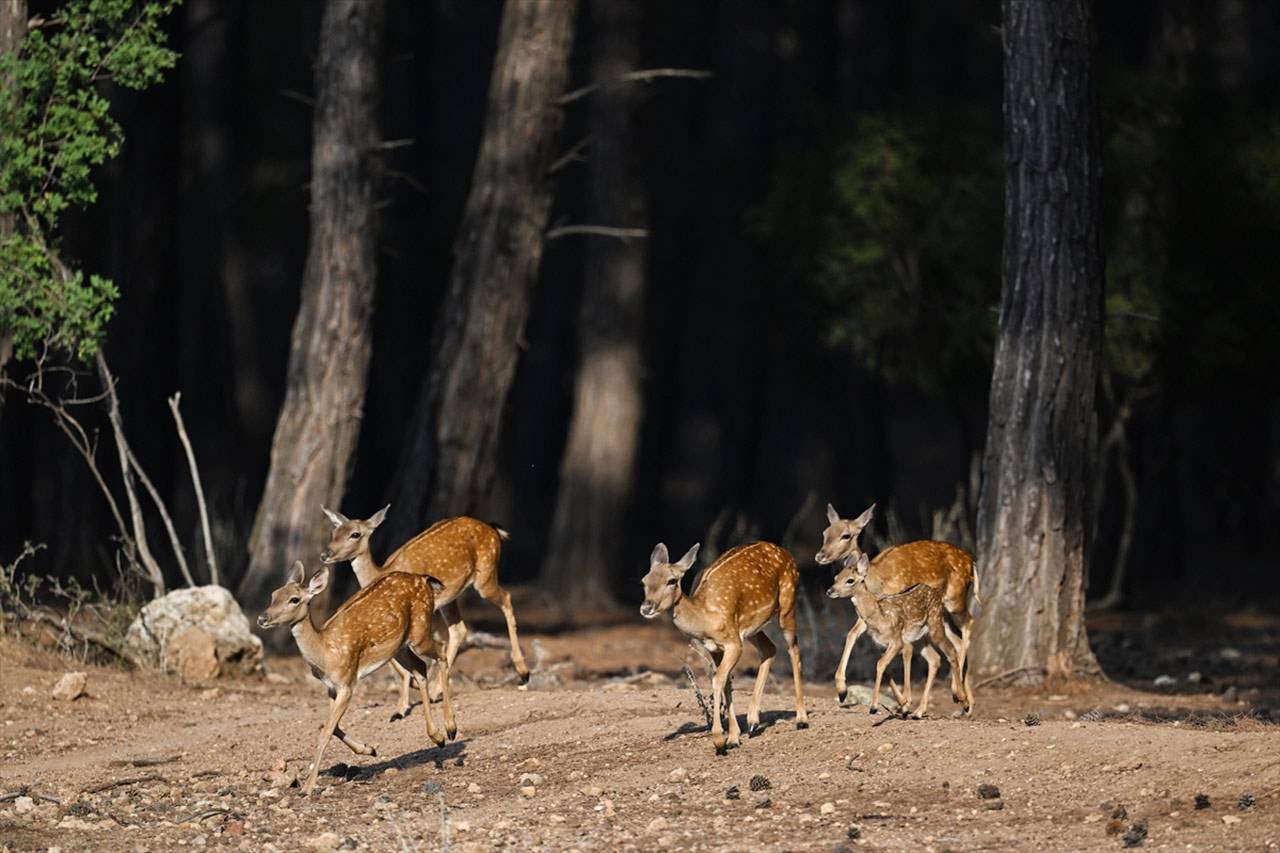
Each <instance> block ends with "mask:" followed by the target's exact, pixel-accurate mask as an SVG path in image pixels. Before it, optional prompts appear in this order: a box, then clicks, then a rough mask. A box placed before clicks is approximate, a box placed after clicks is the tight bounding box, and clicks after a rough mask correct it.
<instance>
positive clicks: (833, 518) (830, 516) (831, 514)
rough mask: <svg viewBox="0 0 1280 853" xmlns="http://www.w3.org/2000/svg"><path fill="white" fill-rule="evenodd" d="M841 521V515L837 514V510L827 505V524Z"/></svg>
mask: <svg viewBox="0 0 1280 853" xmlns="http://www.w3.org/2000/svg"><path fill="white" fill-rule="evenodd" d="M839 520H840V513H838V512H836V508H835V507H833V506H832V505H831V504H827V523H829V524H835V523H836V522H837V521H839Z"/></svg>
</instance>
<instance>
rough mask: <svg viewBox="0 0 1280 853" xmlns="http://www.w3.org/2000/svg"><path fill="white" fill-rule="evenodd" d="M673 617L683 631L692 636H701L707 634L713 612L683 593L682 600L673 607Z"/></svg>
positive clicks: (703, 636)
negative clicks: (709, 611)
mask: <svg viewBox="0 0 1280 853" xmlns="http://www.w3.org/2000/svg"><path fill="white" fill-rule="evenodd" d="M671 618H672V621H674V622H675V623H676V627H677V628H679V629H680V630H681V631H683V632H684V633H686V634H688V635H689V636H691V637H699V638H705V637H706V636H707V632H708V629H709V628H710V623H711V622H712V619H711V614H710V613H708V612H707V608H706V605H705V604H704V603H703V602H701V601H698V600H697V599H693V598H689V597H688V596H685V595H681V596H680V600H679V601H677V602H676V606H675V607H673V608H671Z"/></svg>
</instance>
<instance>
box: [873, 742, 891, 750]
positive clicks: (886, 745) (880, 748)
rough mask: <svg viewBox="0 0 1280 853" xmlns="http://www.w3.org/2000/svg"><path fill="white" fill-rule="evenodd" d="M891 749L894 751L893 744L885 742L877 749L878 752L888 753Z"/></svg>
mask: <svg viewBox="0 0 1280 853" xmlns="http://www.w3.org/2000/svg"><path fill="white" fill-rule="evenodd" d="M891 749H893V744H892V743H889V742H885V743H882V744H880V745H879V746H877V747H876V752H888V751H889V750H891Z"/></svg>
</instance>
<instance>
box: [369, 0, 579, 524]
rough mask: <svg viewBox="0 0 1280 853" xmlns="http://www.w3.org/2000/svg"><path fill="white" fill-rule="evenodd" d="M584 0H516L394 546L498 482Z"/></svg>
mask: <svg viewBox="0 0 1280 853" xmlns="http://www.w3.org/2000/svg"><path fill="white" fill-rule="evenodd" d="M576 11H577V2H576V0H509V2H508V3H507V4H506V6H505V7H504V9H503V14H502V25H501V33H500V35H499V38H498V53H497V56H496V57H495V59H494V67H493V76H492V78H491V80H490V83H489V104H488V110H487V114H486V118H485V129H484V136H483V138H482V139H481V142H480V153H479V156H478V157H477V159H476V166H475V172H474V175H473V177H472V183H471V192H470V195H469V196H468V197H467V204H466V210H465V212H464V213H463V218H462V225H461V226H460V228H459V232H458V239H457V242H456V244H455V248H454V263H453V271H452V273H451V276H450V280H449V290H448V293H447V294H446V295H445V301H444V305H443V307H442V308H441V314H440V318H439V320H438V322H437V325H436V330H435V335H434V338H433V344H432V358H431V365H430V369H429V371H428V374H427V376H426V377H425V380H424V382H423V385H422V388H421V390H420V392H419V395H418V402H417V404H416V406H415V409H414V414H413V418H412V421H411V423H410V429H409V432H408V434H407V437H406V440H405V447H404V452H403V454H402V461H401V464H400V470H399V474H398V477H397V483H396V484H395V485H394V487H393V489H392V501H391V504H392V508H391V536H389V537H388V541H389V542H390V543H398V542H401V541H403V540H404V539H407V538H408V537H409V536H410V535H412V534H413V533H415V532H417V531H418V530H420V529H421V528H422V527H424V526H425V523H426V522H427V520H428V519H436V518H439V517H441V516H446V515H457V514H462V513H475V512H477V511H478V510H479V509H480V505H481V502H482V501H483V500H484V498H485V497H486V495H487V493H488V491H489V487H490V485H491V484H492V482H493V476H494V464H495V457H496V455H497V446H498V438H499V434H500V430H501V425H502V413H503V407H504V405H505V404H506V400H507V392H508V391H509V390H510V387H511V381H512V378H513V376H514V374H515V369H516V361H517V359H518V357H519V354H520V344H521V337H522V335H523V333H524V324H525V319H526V317H527V316H528V314H529V304H530V301H531V298H532V295H533V287H534V284H535V282H536V280H537V274H538V263H539V261H540V260H541V257H542V244H543V232H544V230H545V228H546V222H547V215H548V211H549V209H550V206H551V196H552V183H551V179H550V177H549V176H548V174H547V170H548V166H549V165H550V164H551V162H552V161H553V158H554V156H555V153H556V147H555V146H556V143H557V139H558V136H559V130H560V125H561V123H562V118H563V115H562V111H561V108H560V106H559V103H558V99H559V98H560V96H561V95H563V94H564V92H565V88H566V83H567V82H568V77H569V51H570V48H571V47H572V43H573V29H574V15H575V13H576Z"/></svg>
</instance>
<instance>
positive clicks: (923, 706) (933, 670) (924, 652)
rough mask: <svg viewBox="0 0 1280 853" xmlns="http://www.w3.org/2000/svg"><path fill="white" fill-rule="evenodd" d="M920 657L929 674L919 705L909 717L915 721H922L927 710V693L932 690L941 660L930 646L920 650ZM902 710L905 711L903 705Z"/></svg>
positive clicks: (926, 677) (925, 680)
mask: <svg viewBox="0 0 1280 853" xmlns="http://www.w3.org/2000/svg"><path fill="white" fill-rule="evenodd" d="M920 657H922V658H924V660H925V663H927V664H928V665H929V674H928V675H926V676H925V679H924V695H923V696H921V697H920V704H919V705H917V706H916V710H915V713H913V714H912V715H911V716H913V717H915V718H916V719H917V720H919V719H922V718H923V717H924V715H925V712H926V711H928V710H929V693H930V691H932V690H933V678H934V676H935V675H937V674H938V664H940V663H942V658H941V657H940V656H939V655H938V652H937V650H936V649H935V648H934V647H933V646H932V645H928V644H926V645H925V647H924V648H923V649H921V650H920ZM903 710H904V711H905V710H906V706H905V705H904V706H903Z"/></svg>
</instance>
